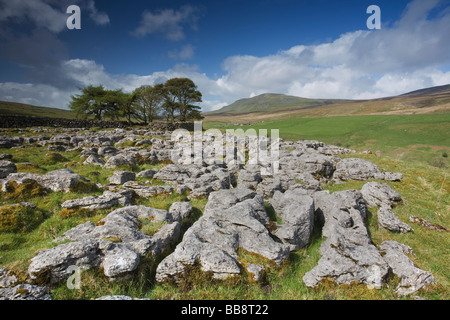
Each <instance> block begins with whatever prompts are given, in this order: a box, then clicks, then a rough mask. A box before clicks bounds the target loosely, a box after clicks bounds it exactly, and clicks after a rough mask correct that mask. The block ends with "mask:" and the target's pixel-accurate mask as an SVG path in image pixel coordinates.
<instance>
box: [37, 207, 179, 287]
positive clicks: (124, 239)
mask: <svg viewBox="0 0 450 320" xmlns="http://www.w3.org/2000/svg"><path fill="white" fill-rule="evenodd" d="M144 220H146V221H148V222H147V223H151V222H153V221H155V222H158V221H162V222H166V224H164V225H163V226H162V227H161V228H160V229H159V230H158V231H157V232H156V233H155V234H153V235H152V236H151V235H148V234H145V233H143V232H142V231H140V227H141V225H142V222H141V221H144ZM180 230H181V223H180V222H179V221H173V219H172V215H171V214H169V212H167V211H166V210H160V209H154V208H149V207H145V206H127V207H123V208H120V209H117V210H114V211H113V212H111V213H110V214H108V215H107V216H106V217H105V218H103V219H102V220H100V222H99V223H98V224H97V225H95V224H94V223H93V222H91V221H88V222H86V223H84V224H81V225H78V226H76V227H74V228H72V229H70V230H68V231H67V232H65V233H64V234H63V235H62V236H61V237H59V238H57V239H55V240H54V241H55V242H61V241H73V242H70V243H64V244H60V245H58V246H57V247H54V248H52V249H48V250H42V251H40V252H39V253H38V255H37V256H35V257H34V258H33V259H32V262H31V264H30V266H29V268H28V273H29V275H30V278H31V279H39V278H42V277H43V276H45V277H48V281H49V282H51V283H55V282H59V281H61V280H63V279H65V278H67V277H68V276H69V275H70V274H69V273H68V270H69V268H70V267H71V266H77V267H80V268H86V269H89V268H95V267H100V266H102V267H103V270H104V274H105V276H107V277H110V278H117V277H122V276H125V275H127V274H129V273H130V272H132V271H134V270H135V269H136V268H137V266H138V265H139V262H140V257H141V256H145V255H147V254H149V253H151V254H152V255H153V256H154V257H155V256H157V255H159V254H160V253H161V252H163V251H164V250H165V249H166V248H167V247H168V246H170V245H171V244H173V243H174V241H176V240H177V239H178V238H179V236H180Z"/></svg>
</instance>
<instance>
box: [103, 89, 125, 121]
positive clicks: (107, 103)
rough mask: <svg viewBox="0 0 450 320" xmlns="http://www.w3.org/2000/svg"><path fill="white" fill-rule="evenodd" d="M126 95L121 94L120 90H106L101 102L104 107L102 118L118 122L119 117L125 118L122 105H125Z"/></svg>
mask: <svg viewBox="0 0 450 320" xmlns="http://www.w3.org/2000/svg"><path fill="white" fill-rule="evenodd" d="M126 95H127V94H126V93H123V91H122V89H118V90H106V94H105V95H104V96H103V99H102V102H103V106H104V110H105V111H104V116H105V117H107V118H109V119H111V120H119V119H120V117H121V116H126V113H124V111H125V110H124V109H123V107H124V105H125V104H126V102H127V101H126V99H127V96H126Z"/></svg>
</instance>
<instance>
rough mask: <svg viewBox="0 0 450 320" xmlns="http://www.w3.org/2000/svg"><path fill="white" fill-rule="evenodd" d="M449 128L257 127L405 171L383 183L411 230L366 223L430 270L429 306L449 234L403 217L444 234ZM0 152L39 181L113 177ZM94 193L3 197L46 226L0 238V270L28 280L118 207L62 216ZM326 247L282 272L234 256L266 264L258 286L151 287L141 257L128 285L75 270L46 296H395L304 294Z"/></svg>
mask: <svg viewBox="0 0 450 320" xmlns="http://www.w3.org/2000/svg"><path fill="white" fill-rule="evenodd" d="M449 124H450V115H448V114H443V115H426V116H355V117H329V118H323V119H320V118H308V119H288V120H283V121H272V122H265V123H261V124H256V125H254V128H255V129H261V128H268V129H279V130H280V134H281V136H282V137H284V138H285V139H289V140H296V139H314V140H321V141H324V142H326V143H331V144H339V145H342V146H344V147H351V148H355V149H358V150H366V149H371V150H372V151H374V152H375V151H376V150H380V151H381V154H380V156H377V155H375V154H368V155H360V154H357V155H348V156H351V157H353V156H357V157H361V158H365V159H367V160H369V161H372V162H373V163H375V164H377V165H378V166H379V167H380V168H384V169H386V170H387V171H391V172H401V173H403V175H404V179H403V180H402V181H401V182H389V185H391V187H392V188H393V189H395V190H396V191H397V192H399V193H400V194H401V195H402V197H403V199H404V201H405V203H404V204H401V205H399V206H397V207H396V208H395V209H394V212H395V213H396V215H397V216H398V217H399V218H400V219H401V220H402V221H404V222H406V223H408V224H409V225H410V226H411V227H412V228H413V229H414V232H412V233H407V234H395V233H391V232H389V231H386V230H384V229H379V228H378V226H377V223H376V209H375V208H371V210H370V215H369V218H368V222H367V223H368V228H369V231H370V235H371V238H372V240H373V242H374V244H375V245H379V244H380V243H381V242H382V241H384V240H396V241H399V242H401V243H405V244H406V245H408V246H410V247H411V248H412V249H413V251H414V254H415V256H413V257H411V258H412V259H413V261H414V263H416V265H417V266H418V267H420V268H422V269H424V270H427V271H430V272H431V273H432V274H433V276H434V277H435V284H434V285H432V286H429V287H427V288H426V289H423V290H421V291H420V292H418V293H417V294H416V295H418V296H420V297H423V298H425V299H430V300H433V299H438V300H448V299H450V266H449V265H448V261H449V258H450V251H449V249H448V248H450V237H449V236H448V233H438V232H435V231H430V230H427V229H425V228H424V227H422V226H419V225H416V224H412V223H410V222H409V217H410V216H417V217H420V218H423V219H426V220H428V221H430V222H433V223H436V224H440V225H442V226H445V227H446V228H447V229H449V227H450V218H449V216H450V197H449V194H450V175H449V170H448V166H449V162H448V161H449V160H448V153H450V141H449V134H448V132H450V127H449ZM230 125H232V123H231V124H230V123H217V122H205V123H204V127H205V129H208V128H212V127H214V128H220V129H225V128H227V127H230ZM243 128H244V129H245V128H246V127H243ZM0 153H11V154H13V156H14V158H13V159H14V161H15V162H17V163H21V162H31V163H34V165H33V164H27V165H19V166H18V168H19V171H22V172H35V173H40V174H44V173H46V172H48V171H52V170H56V169H61V168H65V167H69V168H71V169H72V170H74V171H75V172H76V173H79V174H81V175H83V176H85V177H86V178H88V179H91V181H92V182H100V183H103V184H104V183H106V182H107V178H108V177H109V176H111V175H112V172H113V171H114V170H112V169H105V168H101V167H96V166H91V165H88V166H83V165H77V162H80V161H81V159H80V157H79V153H76V152H60V154H61V155H62V156H63V157H64V158H65V160H62V161H61V160H55V159H47V158H46V154H47V153H48V151H47V150H45V148H43V147H38V146H31V147H25V148H13V149H0ZM445 155H447V156H445ZM433 159H435V160H433ZM436 159H437V160H436ZM153 167H154V166H153V165H148V164H142V165H138V166H137V167H135V168H132V169H133V170H134V171H135V172H138V171H140V170H143V169H150V168H153ZM364 183H365V182H359V181H350V182H347V183H344V184H323V185H322V187H323V189H327V190H330V191H331V192H334V191H339V190H346V189H352V188H354V189H360V188H361V187H362V186H363V184H364ZM95 194H101V192H100V191H92V190H89V191H87V192H82V191H80V192H76V193H69V194H65V193H59V192H58V193H56V192H50V193H48V194H47V195H45V196H40V197H34V196H32V195H25V196H22V197H20V198H14V197H12V198H9V197H5V196H4V195H3V194H1V193H0V206H1V205H5V204H12V203H17V202H21V201H30V202H32V203H34V204H35V205H36V206H37V207H38V209H39V210H41V211H42V212H43V214H44V216H45V220H44V221H43V222H42V223H41V224H40V225H39V226H37V227H36V228H35V229H33V230H31V231H28V232H25V233H0V266H6V267H8V268H10V269H12V270H14V271H15V272H16V274H18V275H19V276H21V277H22V278H25V277H26V271H27V268H28V264H29V262H30V259H31V258H32V257H34V256H35V254H36V251H38V250H41V249H45V248H50V247H52V246H54V245H55V244H53V243H52V242H51V241H52V239H54V238H56V237H58V236H60V235H61V234H62V233H63V232H65V231H67V230H69V229H70V228H72V227H74V226H76V225H78V224H81V223H84V222H86V221H88V220H91V221H93V222H94V223H96V222H98V221H99V220H100V219H102V218H104V217H105V216H106V215H107V214H108V213H109V212H111V211H112V210H114V209H115V208H112V209H109V210H101V211H97V212H94V213H92V214H89V215H80V216H73V217H63V216H61V211H62V208H61V203H62V202H64V201H65V200H68V199H75V198H82V197H84V196H87V195H95ZM183 200H186V196H185V195H178V194H174V195H172V196H160V197H156V198H151V199H141V198H137V199H134V203H135V204H143V205H147V206H150V207H154V208H160V209H168V208H169V206H170V204H171V203H173V202H175V201H183ZM206 202H207V199H206V198H201V199H197V200H195V201H192V204H193V207H194V208H195V213H196V214H195V215H194V217H193V218H192V219H191V220H190V221H186V224H185V228H184V230H185V229H186V228H187V226H188V225H189V224H191V223H193V222H194V221H195V220H196V219H198V218H199V217H200V216H201V214H202V212H203V210H204V207H205V205H206ZM323 240H324V239H323V238H322V237H321V232H320V230H319V228H315V230H314V235H313V238H312V241H311V244H310V245H309V246H307V247H306V248H303V249H301V250H299V251H296V252H293V253H292V254H291V256H290V259H289V262H288V263H285V264H284V265H282V266H281V267H276V266H274V265H271V264H270V263H268V262H267V261H261V260H259V259H260V258H259V257H255V256H253V255H251V254H250V253H248V252H244V251H238V254H239V256H240V257H241V259H243V260H246V261H252V262H255V263H261V264H264V265H265V266H266V269H267V270H268V272H267V274H266V276H265V278H264V280H263V281H262V282H261V283H254V282H252V281H251V280H250V279H249V277H248V276H247V275H246V274H244V275H243V276H242V277H237V278H236V279H233V280H227V281H214V280H211V279H209V278H207V277H206V276H205V275H204V274H202V273H199V272H195V271H194V272H193V273H192V274H191V275H190V277H188V278H186V281H184V282H183V283H181V284H180V285H178V286H175V285H171V284H156V283H155V280H154V273H155V268H156V265H157V261H153V260H152V259H143V261H142V263H141V264H140V267H139V273H138V274H137V275H136V276H135V277H134V278H133V279H132V281H131V282H110V281H108V280H107V279H106V277H104V276H103V275H102V272H101V271H94V270H89V271H84V272H83V273H82V278H81V290H69V289H68V288H67V286H66V285H65V283H62V284H61V285H60V286H57V287H54V288H53V289H52V296H53V298H54V299H93V298H97V297H100V296H102V295H111V294H124V295H130V296H133V297H141V298H144V297H145V298H154V299H213V300H214V299H269V300H270V299H281V300H288V299H289V300H299V299H300V300H304V299H323V300H335V299H363V300H364V299H398V297H397V296H396V295H395V287H396V285H397V283H398V282H399V279H397V278H395V277H394V278H393V279H392V280H391V281H390V282H389V285H387V286H385V287H383V288H382V289H381V290H371V289H369V288H367V287H366V286H365V285H358V284H356V285H351V286H342V285H336V284H333V283H330V282H325V283H323V284H322V285H320V286H319V287H318V288H317V289H309V288H307V287H306V286H305V285H304V284H303V281H302V277H303V275H304V274H305V273H306V272H307V271H309V270H311V269H312V268H313V267H314V266H315V265H316V264H317V262H318V260H319V259H320V254H319V247H320V245H321V243H322V242H323ZM412 298H413V297H405V298H403V299H412Z"/></svg>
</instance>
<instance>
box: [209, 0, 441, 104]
mask: <svg viewBox="0 0 450 320" xmlns="http://www.w3.org/2000/svg"><path fill="white" fill-rule="evenodd" d="M440 4H442V2H441V1H438V0H433V1H430V2H428V1H427V2H426V4H425V1H419V0H416V1H412V2H411V3H410V4H409V5H408V7H407V8H406V10H405V12H404V14H403V15H402V17H401V19H400V20H399V21H398V22H396V23H395V24H393V26H392V27H384V28H383V29H381V30H375V31H368V30H358V31H355V32H349V33H346V34H343V35H341V36H340V37H339V38H338V39H336V40H334V41H331V42H326V43H321V44H318V45H310V46H305V45H298V46H294V47H292V48H290V49H288V50H284V51H280V52H278V53H276V54H274V55H270V56H264V57H255V56H248V55H242V56H233V57H230V58H228V59H226V60H225V61H224V63H223V68H224V70H225V71H226V73H225V75H223V76H222V77H221V78H220V79H219V80H217V85H218V86H219V87H220V88H221V89H222V90H223V91H224V92H226V93H227V95H226V96H228V97H239V96H240V97H249V96H250V95H252V94H260V93H264V92H277V93H286V94H291V95H297V96H303V97H308V98H348V99H364V98H375V97H383V96H389V95H396V94H401V93H404V92H407V91H411V90H415V89H419V88H422V87H427V86H435V85H442V84H446V83H449V81H448V80H449V79H448V73H443V72H442V71H441V70H442V68H445V67H448V66H450V55H449V52H450V37H448V26H449V25H450V12H449V10H443V11H442V13H441V14H440V15H438V16H437V17H433V19H431V18H429V16H430V12H431V11H432V10H433V9H436V8H437V7H438V6H439V5H440ZM224 96H225V95H224Z"/></svg>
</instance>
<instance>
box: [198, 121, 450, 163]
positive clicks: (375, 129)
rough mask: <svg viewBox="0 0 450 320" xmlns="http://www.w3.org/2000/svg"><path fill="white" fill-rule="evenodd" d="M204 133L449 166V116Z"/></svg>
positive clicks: (269, 124)
mask: <svg viewBox="0 0 450 320" xmlns="http://www.w3.org/2000/svg"><path fill="white" fill-rule="evenodd" d="M203 127H204V128H205V129H210V128H218V129H225V128H234V129H236V128H242V129H244V130H246V129H248V128H250V127H251V128H254V129H256V130H258V129H278V130H279V131H280V136H281V137H282V138H284V139H286V140H298V139H311V140H319V141H322V142H325V143H327V144H333V145H338V146H343V147H347V148H352V149H355V150H357V151H363V150H371V151H372V152H376V151H377V150H379V151H380V153H381V155H383V156H389V157H392V158H395V159H403V160H405V161H421V162H429V163H431V164H433V163H434V164H435V165H436V166H442V167H445V166H447V167H448V166H449V165H450V162H449V158H448V157H446V156H445V155H448V154H449V153H450V134H449V132H450V113H445V114H423V115H409V116H406V115H396V116H393V115H381V116H346V117H326V118H291V119H283V120H271V121H265V122H263V123H257V124H254V125H251V126H242V127H236V126H234V122H215V121H205V122H204V123H203Z"/></svg>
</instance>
